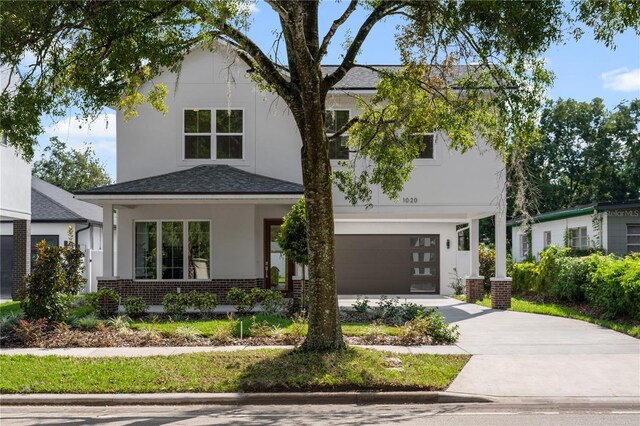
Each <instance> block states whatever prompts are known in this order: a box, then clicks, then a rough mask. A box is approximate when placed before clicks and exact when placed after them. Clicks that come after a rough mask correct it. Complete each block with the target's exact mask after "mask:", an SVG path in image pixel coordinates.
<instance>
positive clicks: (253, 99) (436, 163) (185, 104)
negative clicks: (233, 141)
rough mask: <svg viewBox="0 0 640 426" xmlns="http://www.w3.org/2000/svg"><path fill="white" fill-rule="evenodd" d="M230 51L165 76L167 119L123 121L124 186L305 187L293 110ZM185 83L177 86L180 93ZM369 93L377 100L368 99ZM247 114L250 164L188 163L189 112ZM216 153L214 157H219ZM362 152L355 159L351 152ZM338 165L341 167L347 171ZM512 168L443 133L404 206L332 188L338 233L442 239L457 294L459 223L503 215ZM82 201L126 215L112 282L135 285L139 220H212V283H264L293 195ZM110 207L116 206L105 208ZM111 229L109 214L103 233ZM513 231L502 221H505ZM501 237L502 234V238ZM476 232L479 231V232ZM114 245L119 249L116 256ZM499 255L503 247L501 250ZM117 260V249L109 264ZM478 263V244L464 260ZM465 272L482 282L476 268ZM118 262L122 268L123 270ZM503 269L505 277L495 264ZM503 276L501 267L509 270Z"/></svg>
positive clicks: (120, 166)
mask: <svg viewBox="0 0 640 426" xmlns="http://www.w3.org/2000/svg"><path fill="white" fill-rule="evenodd" d="M233 59H234V58H233V53H232V52H227V51H226V50H225V49H224V48H221V49H220V50H219V51H218V52H216V53H215V54H212V53H210V52H205V51H201V50H194V51H193V52H192V53H191V54H190V55H189V56H188V57H187V58H186V59H185V61H184V63H183V65H182V69H181V72H180V75H179V77H178V76H176V75H174V74H171V73H166V74H164V75H161V76H160V77H158V78H156V79H155V81H154V83H163V84H165V86H166V87H167V89H168V91H169V93H168V96H167V107H168V112H167V114H166V115H163V114H161V113H159V112H157V111H154V110H152V109H151V108H150V107H149V106H148V105H145V106H142V107H141V108H140V110H139V116H138V117H136V118H132V119H130V120H125V119H124V117H123V115H122V113H120V112H119V113H118V115H117V131H116V132H117V181H118V182H119V183H120V182H127V181H132V180H135V179H142V178H147V177H151V176H157V175H162V174H167V173H172V172H177V171H181V170H187V169H190V168H192V167H194V166H198V165H203V164H207V165H208V164H211V165H215V164H224V165H229V166H232V167H236V168H238V169H240V170H243V171H246V172H249V173H253V174H258V175H263V176H267V177H270V178H277V179H282V180H286V181H289V182H293V183H298V184H299V183H302V174H301V161H300V149H301V140H300V136H299V134H298V130H297V128H296V125H295V122H294V120H293V117H292V116H291V114H290V113H289V111H288V110H287V108H286V105H285V103H284V101H282V100H281V99H279V98H278V97H277V96H275V95H274V94H271V93H265V92H261V91H260V90H259V89H258V87H257V86H256V85H255V83H254V82H252V81H250V80H248V79H247V78H246V77H245V72H246V70H247V66H246V65H245V64H244V63H242V62H241V61H240V60H239V59H236V60H235V62H233V64H232V65H229V63H230V61H233ZM176 80H177V81H178V83H177V84H176ZM353 95H354V93H345V92H339V93H334V94H332V95H331V96H329V98H328V101H327V109H339V110H344V109H347V110H349V111H350V115H351V116H355V115H357V114H358V113H359V111H358V110H357V107H356V102H355V100H354V97H353ZM360 95H362V96H371V94H370V93H369V94H368V95H367V94H360ZM229 108H230V109H238V110H242V116H243V129H242V130H243V131H242V139H243V146H242V158H240V159H233V160H216V159H206V160H205V159H199V160H194V159H185V148H184V144H185V142H184V141H185V134H184V132H183V128H184V123H183V120H184V111H185V110H194V109H197V110H200V109H210V110H212V111H215V110H216V109H229ZM212 150H213V148H212ZM351 155H353V154H351ZM337 163H338V162H337V161H335V162H333V164H334V166H335V167H339V166H338V164H337ZM503 171H504V165H503V162H502V160H501V158H500V157H499V155H497V153H496V152H495V151H493V150H491V149H490V148H488V147H487V146H486V145H485V144H483V143H482V142H479V143H478V144H477V146H476V147H474V148H472V149H470V150H469V151H468V152H466V153H464V154H461V153H459V152H457V151H452V150H449V148H448V139H447V137H446V135H444V134H442V133H436V135H435V143H434V158H433V159H420V160H415V162H414V171H413V173H412V176H411V179H410V180H409V182H407V184H406V185H405V188H404V190H403V191H402V193H401V194H400V197H399V199H398V200H390V199H389V198H388V197H387V196H386V195H384V194H383V193H382V191H381V190H380V189H379V188H372V190H373V192H372V199H371V204H372V207H371V208H369V209H366V208H365V207H364V206H352V205H351V204H349V203H348V202H347V201H346V200H345V199H344V197H343V195H342V194H341V193H340V192H339V191H338V190H337V188H335V187H334V213H335V233H336V235H385V234H393V235H407V236H409V235H419V234H425V235H426V234H428V235H438V236H439V237H440V246H441V247H440V254H441V256H440V264H439V269H440V275H439V277H440V278H439V279H440V292H441V293H443V294H449V293H450V292H451V289H450V288H449V285H448V283H449V281H450V278H451V277H450V273H451V272H453V269H454V268H456V265H457V264H458V263H459V262H460V259H459V256H458V252H457V233H456V226H457V225H460V224H466V225H468V224H470V223H471V222H474V221H475V226H476V227H477V219H480V218H483V217H487V216H491V215H499V214H500V213H503V212H504V209H505V207H504V188H505V177H504V173H503ZM80 198H81V199H85V200H87V201H91V202H94V203H97V204H100V205H102V206H104V207H105V208H104V211H105V215H109V213H108V211H110V208H111V207H114V208H115V209H116V210H117V212H118V219H117V222H118V223H117V228H118V231H117V232H118V242H117V245H115V244H114V243H113V242H112V241H111V242H110V241H107V239H108V237H107V235H106V234H105V260H104V265H105V268H104V273H105V278H108V277H118V278H119V279H134V275H135V274H134V256H135V253H134V250H133V247H134V245H135V241H134V240H135V238H134V226H135V223H136V221H163V220H166V221H180V220H183V221H187V220H204V221H209V222H210V223H211V259H210V265H211V278H212V279H242V278H256V279H260V278H261V277H262V276H263V274H264V269H263V266H264V260H265V259H264V256H263V241H264V221H265V220H266V219H278V218H282V217H283V216H284V215H285V214H286V213H287V211H288V210H289V208H290V206H291V205H292V204H293V203H294V202H295V201H296V200H295V198H291V197H289V198H287V199H281V200H278V199H274V200H264V199H260V197H256V198H253V199H252V198H251V197H248V198H246V199H244V200H242V201H240V200H238V199H235V200H234V199H224V197H221V198H218V199H212V198H211V197H209V198H206V199H205V198H202V197H200V198H199V197H195V196H194V197H192V198H189V197H187V198H180V199H178V198H176V199H173V200H172V199H171V197H170V195H166V196H164V195H163V196H162V197H160V196H152V195H145V194H141V195H140V197H138V199H134V198H135V197H133V196H132V197H128V198H125V197H120V198H118V196H117V195H113V196H109V197H107V196H103V197H102V198H101V197H100V196H98V195H96V196H93V195H91V196H87V195H81V196H80ZM107 206H108V208H107ZM109 220H113V219H112V218H107V217H106V216H105V220H104V224H105V226H108V225H107V224H108V221H109ZM500 224H504V216H503V215H501V216H500V219H499V221H498V228H500V226H499V225H500ZM503 233H504V231H503ZM475 235H477V233H476V234H475ZM112 246H113V247H112ZM501 250H504V249H503V248H501ZM108 252H117V255H115V256H114V257H113V259H111V260H110V259H108V258H107V257H108V256H109V254H108ZM474 255H475V258H476V259H477V244H475V245H474V244H472V250H471V254H469V253H468V252H465V253H462V254H461V256H462V257H464V258H465V259H469V258H474ZM466 262H468V263H469V268H467V270H468V271H470V273H471V274H472V275H478V272H477V261H476V262H475V263H472V262H471V260H466ZM116 264H117V268H116V267H115V265H116ZM498 266H499V268H498V271H501V270H502V269H504V272H502V273H501V276H502V277H505V276H506V268H504V267H502V266H500V265H498ZM501 268H502V269H501Z"/></svg>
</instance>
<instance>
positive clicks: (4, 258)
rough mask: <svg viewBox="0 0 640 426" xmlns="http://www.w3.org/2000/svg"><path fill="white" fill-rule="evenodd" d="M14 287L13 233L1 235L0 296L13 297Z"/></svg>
mask: <svg viewBox="0 0 640 426" xmlns="http://www.w3.org/2000/svg"><path fill="white" fill-rule="evenodd" d="M12 289H13V235H2V236H0V297H2V298H11V290H12Z"/></svg>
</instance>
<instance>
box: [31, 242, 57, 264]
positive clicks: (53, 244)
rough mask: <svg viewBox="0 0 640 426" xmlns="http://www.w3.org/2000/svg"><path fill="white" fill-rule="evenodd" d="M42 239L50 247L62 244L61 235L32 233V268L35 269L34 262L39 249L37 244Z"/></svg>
mask: <svg viewBox="0 0 640 426" xmlns="http://www.w3.org/2000/svg"><path fill="white" fill-rule="evenodd" d="M40 241H44V242H45V243H46V244H47V246H48V247H58V246H59V245H60V237H59V236H58V235H32V236H31V269H32V270H33V264H34V263H35V261H36V257H37V256H38V249H37V248H36V244H38V243H39V242H40Z"/></svg>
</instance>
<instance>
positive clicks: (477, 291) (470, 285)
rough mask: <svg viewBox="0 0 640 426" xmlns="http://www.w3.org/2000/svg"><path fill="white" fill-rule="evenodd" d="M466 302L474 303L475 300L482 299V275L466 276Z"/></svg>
mask: <svg viewBox="0 0 640 426" xmlns="http://www.w3.org/2000/svg"><path fill="white" fill-rule="evenodd" d="M465 283H466V296H467V303H476V301H477V300H482V299H484V277H482V276H477V277H466V278H465Z"/></svg>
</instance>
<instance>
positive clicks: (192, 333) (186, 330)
mask: <svg viewBox="0 0 640 426" xmlns="http://www.w3.org/2000/svg"><path fill="white" fill-rule="evenodd" d="M173 334H174V336H176V337H178V338H180V339H183V340H186V341H188V342H192V341H194V340H197V339H198V338H199V337H200V336H201V334H200V332H199V331H198V330H196V329H195V328H193V327H191V326H189V325H181V326H179V327H178V328H176V331H175V332H174V333H173Z"/></svg>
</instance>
